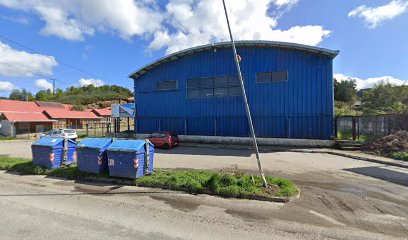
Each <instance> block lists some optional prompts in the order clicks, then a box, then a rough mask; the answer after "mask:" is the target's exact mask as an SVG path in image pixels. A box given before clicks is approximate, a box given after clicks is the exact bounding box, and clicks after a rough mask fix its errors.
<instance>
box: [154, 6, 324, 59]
mask: <svg viewBox="0 0 408 240" xmlns="http://www.w3.org/2000/svg"><path fill="white" fill-rule="evenodd" d="M297 2H298V0H257V1H251V0H240V1H237V0H235V1H231V0H230V1H227V11H228V14H229V19H230V23H231V28H232V31H233V35H234V38H235V39H236V40H260V39H262V40H275V41H288V42H294V43H300V44H308V45H318V44H319V43H320V42H321V41H323V39H325V38H327V37H328V36H329V35H330V31H329V30H326V29H324V28H323V27H322V26H318V25H315V26H312V25H310V26H309V25H308V26H294V27H292V28H290V29H288V30H282V29H277V28H276V27H277V23H278V20H279V18H280V17H281V15H282V12H285V11H286V10H287V8H289V7H292V6H293V5H295V4H296V3H297ZM273 6H275V8H277V9H275V11H272V10H271V8H272V7H273ZM166 11H167V12H168V13H169V14H170V16H171V17H168V18H167V19H166V20H167V21H169V22H170V23H171V24H172V26H173V27H175V28H177V31H175V32H174V31H173V32H171V31H170V30H169V29H168V28H165V29H162V30H161V31H157V32H156V33H155V34H154V36H153V41H152V42H151V44H150V45H149V48H150V49H152V50H157V49H160V48H166V52H167V53H172V52H175V51H178V50H181V49H184V48H188V47H192V46H196V45H202V44H204V43H208V42H210V41H214V42H217V41H226V40H229V35H228V30H227V25H226V20H225V15H224V11H223V6H222V2H221V1H213V0H197V1H184V0H170V1H169V3H168V4H167V5H166ZM174 18H175V19H177V20H178V21H179V22H182V23H183V25H185V26H186V27H187V28H188V29H189V31H190V32H188V31H187V30H186V29H184V28H183V27H181V26H180V25H179V24H178V23H177V21H176V20H174ZM191 33H192V34H191Z"/></svg>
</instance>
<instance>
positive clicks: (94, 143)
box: [77, 138, 112, 148]
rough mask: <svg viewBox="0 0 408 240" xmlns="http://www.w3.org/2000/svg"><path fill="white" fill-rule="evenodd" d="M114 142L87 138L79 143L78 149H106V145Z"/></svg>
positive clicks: (107, 139) (108, 139)
mask: <svg viewBox="0 0 408 240" xmlns="http://www.w3.org/2000/svg"><path fill="white" fill-rule="evenodd" d="M111 142H112V139H110V138H85V139H84V140H82V141H81V142H80V143H78V145H77V147H80V148H84V147H86V148H104V147H106V145H108V144H109V143H111Z"/></svg>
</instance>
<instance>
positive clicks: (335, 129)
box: [334, 117, 339, 138]
mask: <svg viewBox="0 0 408 240" xmlns="http://www.w3.org/2000/svg"><path fill="white" fill-rule="evenodd" d="M338 121H339V118H338V117H334V136H335V137H336V138H338V137H339V135H337V132H338V126H337V122H338Z"/></svg>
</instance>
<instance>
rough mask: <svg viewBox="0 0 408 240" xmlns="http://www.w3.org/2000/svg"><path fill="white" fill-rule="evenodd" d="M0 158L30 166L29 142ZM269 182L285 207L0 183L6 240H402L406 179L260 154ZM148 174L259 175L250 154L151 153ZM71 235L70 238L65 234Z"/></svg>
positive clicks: (407, 221)
mask: <svg viewBox="0 0 408 240" xmlns="http://www.w3.org/2000/svg"><path fill="white" fill-rule="evenodd" d="M0 155H10V156H19V157H30V155H31V153H30V142H1V143H0ZM261 158H262V161H263V164H264V169H265V172H266V173H267V174H271V175H274V176H278V177H285V178H289V179H292V180H294V182H295V183H296V184H297V185H298V186H299V188H300V189H301V192H302V195H301V197H300V199H296V200H294V201H292V202H290V203H287V204H280V203H269V202H258V201H248V200H233V199H223V198H218V197H211V196H207V195H188V194H182V193H177V192H169V191H163V190H157V189H147V188H137V187H130V186H109V185H106V186H105V185H104V186H95V185H92V184H89V183H80V182H72V181H62V180H56V179H51V178H44V177H41V176H18V175H13V174H10V173H0V208H1V209H3V211H0V231H1V232H2V233H3V236H5V238H4V239H22V238H28V239H49V238H52V237H58V238H60V239H83V238H90V239H94V238H98V239H127V238H129V239H130V238H133V239H134V238H136V239H172V238H174V239H248V238H250V239H330V238H333V239H398V238H400V239H407V238H408V207H407V206H408V169H406V168H398V167H391V166H387V165H382V164H376V163H370V162H365V161H357V160H354V159H349V158H344V157H339V156H332V155H328V154H319V153H292V152H263V153H262V154H261ZM155 159H156V162H155V167H158V168H173V169H174V168H176V169H209V170H214V171H220V170H225V169H234V168H237V167H238V169H239V170H242V171H245V172H247V173H253V174H256V170H257V168H256V161H255V159H254V157H253V155H251V151H249V150H240V149H208V148H197V147H179V148H176V149H172V150H169V151H164V150H157V154H156V156H155ZM66 228H69V231H67V230H66Z"/></svg>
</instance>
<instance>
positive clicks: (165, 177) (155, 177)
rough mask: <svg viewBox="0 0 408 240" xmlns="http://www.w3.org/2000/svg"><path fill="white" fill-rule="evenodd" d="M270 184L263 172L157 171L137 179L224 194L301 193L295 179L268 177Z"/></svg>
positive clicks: (150, 184) (139, 182) (153, 184)
mask: <svg viewBox="0 0 408 240" xmlns="http://www.w3.org/2000/svg"><path fill="white" fill-rule="evenodd" d="M266 180H267V182H268V185H269V186H270V187H269V188H267V189H265V188H263V187H262V180H261V178H260V177H259V176H248V175H243V174H234V173H213V172H207V171H155V172H154V173H153V174H151V175H149V176H144V177H141V178H139V179H136V180H135V183H136V185H137V186H145V187H161V188H169V189H173V190H181V191H187V192H190V193H209V194H215V195H220V196H223V197H241V198H242V197H245V198H253V197H290V196H294V195H296V194H297V193H298V189H297V188H296V186H295V185H294V184H293V182H292V181H290V180H286V179H281V178H274V177H266Z"/></svg>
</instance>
